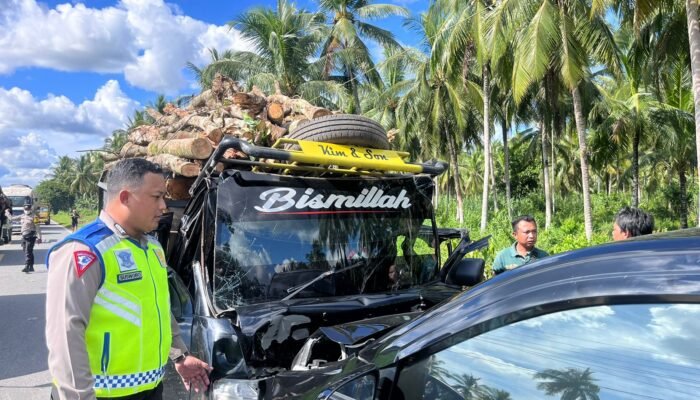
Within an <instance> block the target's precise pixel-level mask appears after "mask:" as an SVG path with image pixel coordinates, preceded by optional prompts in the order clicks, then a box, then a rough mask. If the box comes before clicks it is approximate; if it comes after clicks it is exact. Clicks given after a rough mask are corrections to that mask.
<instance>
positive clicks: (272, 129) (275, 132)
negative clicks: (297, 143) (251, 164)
mask: <svg viewBox="0 0 700 400" xmlns="http://www.w3.org/2000/svg"><path fill="white" fill-rule="evenodd" d="M265 126H266V127H267V129H268V131H269V133H270V142H271V143H275V142H276V141H277V139H279V138H281V137H282V136H284V135H286V134H287V129H285V128H283V127H281V126H277V125H275V124H273V123H271V122H269V121H268V122H266V123H265Z"/></svg>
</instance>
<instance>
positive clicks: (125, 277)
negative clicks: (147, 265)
mask: <svg viewBox="0 0 700 400" xmlns="http://www.w3.org/2000/svg"><path fill="white" fill-rule="evenodd" d="M142 278H143V274H141V271H134V272H124V273H122V274H119V275H117V283H124V282H131V281H138V280H140V279H142Z"/></svg>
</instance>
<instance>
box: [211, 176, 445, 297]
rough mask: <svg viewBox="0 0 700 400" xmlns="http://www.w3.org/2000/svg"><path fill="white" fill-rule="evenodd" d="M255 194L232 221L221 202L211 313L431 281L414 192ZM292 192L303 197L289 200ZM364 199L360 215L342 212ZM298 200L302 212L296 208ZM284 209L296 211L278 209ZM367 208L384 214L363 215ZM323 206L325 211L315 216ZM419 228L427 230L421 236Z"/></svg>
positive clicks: (428, 240)
mask: <svg viewBox="0 0 700 400" xmlns="http://www.w3.org/2000/svg"><path fill="white" fill-rule="evenodd" d="M409 182H410V183H411V184H412V185H413V180H410V181H409ZM262 189H265V188H261V191H260V192H258V193H259V195H258V196H250V197H248V199H245V201H248V200H252V203H251V204H250V205H252V204H253V203H255V204H259V205H255V206H253V207H252V209H251V208H250V207H246V208H245V209H243V210H242V211H241V210H240V208H239V209H238V211H239V212H238V216H236V217H234V215H232V214H231V213H230V212H229V210H231V208H226V205H227V204H231V203H229V202H227V201H226V200H225V196H223V197H220V204H219V209H218V211H217V232H216V261H215V277H214V298H215V303H216V305H217V307H218V308H220V309H222V310H225V309H230V308H232V307H235V306H240V305H248V304H253V303H259V302H265V301H274V300H281V299H284V298H286V297H288V296H289V297H290V298H292V297H294V298H304V297H328V296H342V295H350V294H359V293H379V292H389V291H396V290H399V289H404V288H409V287H411V286H413V285H417V284H421V283H425V282H428V281H430V280H432V279H434V278H435V277H436V273H437V253H436V250H435V248H434V247H433V243H434V241H433V235H432V222H431V220H430V219H427V218H426V216H425V215H423V214H424V212H423V211H422V210H424V209H425V208H424V207H423V206H422V202H423V201H426V198H425V197H424V196H423V195H419V196H417V197H416V195H415V193H419V192H416V191H413V192H411V193H414V194H413V196H414V197H413V198H408V197H407V195H406V193H407V192H406V190H405V189H403V188H402V187H400V186H396V187H385V188H384V189H378V188H372V187H364V188H363V187H360V186H358V187H357V188H356V191H353V190H347V191H338V190H337V189H333V190H314V189H308V188H307V189H304V188H300V189H297V190H295V189H286V190H285V191H284V194H283V195H282V196H280V190H279V189H271V190H266V191H265V190H262ZM298 193H304V195H302V196H298V195H297V196H296V197H294V195H295V194H298ZM353 194H355V196H353ZM363 194H364V198H365V199H366V201H364V203H363V204H362V205H361V209H357V210H348V209H346V208H344V207H347V206H348V205H349V204H354V202H357V203H360V202H361V201H362V200H363V199H362V197H360V196H362V195H363ZM220 196H221V195H220ZM304 196H306V199H305V197H304ZM334 196H335V197H334ZM285 197H286V200H283V198H285ZM370 197H373V198H370ZM222 199H224V201H221V200H222ZM270 199H273V200H274V203H273V202H271V201H270ZM275 199H276V200H275ZM314 199H315V200H314ZM429 199H430V197H427V201H430V200H429ZM304 201H308V202H309V206H308V207H301V208H298V206H299V204H301V205H302V206H304V205H305V204H302V203H304ZM314 201H315V202H316V205H317V206H316V207H314V208H315V209H314V208H312V207H313V204H311V203H312V202H314ZM322 201H323V202H324V203H322ZM291 202H295V203H294V204H296V205H295V206H290V207H289V208H288V209H283V208H284V207H285V205H288V204H291ZM372 202H374V203H376V204H383V207H376V208H375V209H370V208H371V207H372V204H371V203H372ZM331 203H332V204H331ZM222 204H223V206H222ZM236 204H238V207H240V204H241V203H240V201H239V202H237V203H236ZM324 204H327V205H330V207H329V208H328V209H325V208H323V209H322V208H321V206H322V205H324ZM394 205H396V208H394V207H393V206H394ZM270 209H272V210H273V212H266V211H267V210H270ZM233 210H234V213H235V212H236V208H233ZM424 225H425V226H426V228H427V229H426V228H423V229H421V227H422V226H424ZM322 274H323V277H320V276H321V275H322Z"/></svg>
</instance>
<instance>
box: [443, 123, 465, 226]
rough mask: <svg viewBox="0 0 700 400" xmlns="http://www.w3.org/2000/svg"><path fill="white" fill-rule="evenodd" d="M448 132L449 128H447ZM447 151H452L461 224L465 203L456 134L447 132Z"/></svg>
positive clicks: (458, 217) (460, 222)
mask: <svg viewBox="0 0 700 400" xmlns="http://www.w3.org/2000/svg"><path fill="white" fill-rule="evenodd" d="M445 132H447V130H445ZM447 147H448V148H447V151H449V152H450V163H451V164H452V172H453V173H452V178H454V184H455V193H456V194H457V221H459V225H460V226H462V225H463V224H464V204H463V200H462V185H461V182H460V181H461V179H460V177H459V165H458V164H457V162H458V158H457V146H455V138H454V136H452V135H450V134H449V133H448V134H447Z"/></svg>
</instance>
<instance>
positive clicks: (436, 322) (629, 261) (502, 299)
mask: <svg viewBox="0 0 700 400" xmlns="http://www.w3.org/2000/svg"><path fill="white" fill-rule="evenodd" d="M668 301H675V302H700V229H698V228H694V229H687V230H683V231H676V232H670V233H664V234H657V235H649V236H646V237H643V238H642V237H640V238H635V240H625V241H621V242H614V243H607V244H603V245H598V246H593V247H588V248H584V249H580V250H575V251H570V252H566V253H562V254H559V255H554V256H550V257H547V258H544V259H541V260H538V261H537V262H533V263H531V264H528V265H525V266H522V267H520V268H517V269H514V270H511V271H508V272H505V273H503V274H500V275H498V276H496V277H494V278H493V279H490V280H488V281H486V282H484V283H482V284H480V285H478V286H475V287H474V288H471V289H470V290H467V291H465V292H463V293H461V294H460V295H458V296H455V297H454V298H452V299H451V300H450V301H448V302H446V303H444V304H442V305H441V306H438V307H436V308H434V309H431V310H429V311H427V312H426V313H425V314H423V315H421V316H420V317H419V318H416V319H415V320H413V321H411V322H409V323H407V324H406V325H403V326H402V327H400V328H399V329H397V330H396V331H394V332H392V333H390V334H389V335H387V336H385V337H383V338H382V339H380V340H378V341H377V342H376V343H375V344H374V345H373V346H371V347H369V348H368V349H367V356H369V357H372V358H374V359H375V360H382V362H384V363H386V364H388V363H391V362H395V361H398V360H400V359H403V358H406V357H409V356H412V355H414V354H415V353H417V352H419V351H423V350H424V349H425V348H426V347H428V346H433V345H436V344H437V343H439V342H443V341H444V339H446V338H448V337H451V336H454V335H456V334H459V333H462V332H464V331H465V330H466V329H467V328H470V327H473V326H475V325H478V324H480V323H484V322H487V321H492V320H494V319H497V318H499V317H506V318H509V319H508V321H507V322H508V323H511V322H515V320H513V319H512V318H516V319H517V318H519V317H517V315H519V314H522V318H521V319H526V318H530V317H531V316H532V315H530V316H527V315H525V314H526V313H520V311H521V310H525V309H528V310H537V309H539V310H540V312H545V311H542V310H545V309H547V308H552V309H555V308H556V307H560V308H577V307H584V306H589V305H596V304H606V303H610V302H623V303H624V302H639V303H650V302H658V303H662V302H668ZM501 322H502V320H501ZM380 364H381V363H380Z"/></svg>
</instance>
